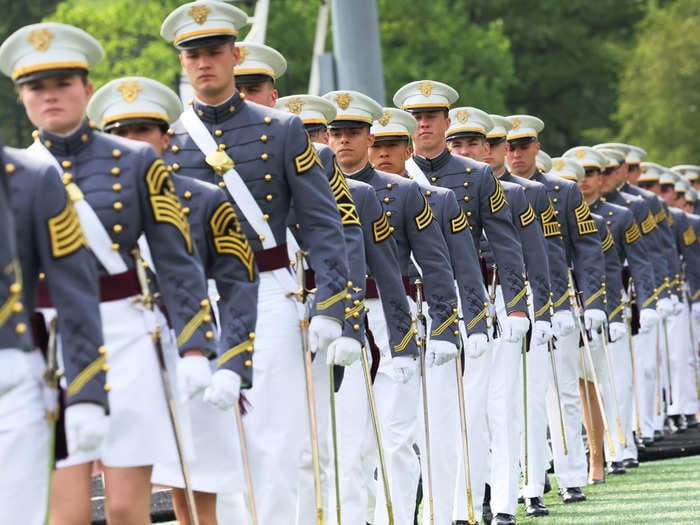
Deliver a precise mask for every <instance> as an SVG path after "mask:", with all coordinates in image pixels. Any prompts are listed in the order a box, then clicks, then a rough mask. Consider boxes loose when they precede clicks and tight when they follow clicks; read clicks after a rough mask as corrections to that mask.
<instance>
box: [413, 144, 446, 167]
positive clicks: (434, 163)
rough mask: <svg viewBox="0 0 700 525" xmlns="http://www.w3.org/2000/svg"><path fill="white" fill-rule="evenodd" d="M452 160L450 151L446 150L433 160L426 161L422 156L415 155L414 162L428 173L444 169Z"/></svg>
mask: <svg viewBox="0 0 700 525" xmlns="http://www.w3.org/2000/svg"><path fill="white" fill-rule="evenodd" d="M451 158H452V154H451V153H450V150H448V149H447V148H445V149H444V150H443V151H442V153H440V155H438V156H437V157H435V158H432V159H426V158H425V157H421V156H420V155H413V160H414V161H415V163H416V164H417V165H418V167H419V168H420V169H421V170H423V171H427V172H433V171H437V170H439V169H441V168H442V167H444V166H445V165H446V164H447V163H448V162H449V161H450V159H451Z"/></svg>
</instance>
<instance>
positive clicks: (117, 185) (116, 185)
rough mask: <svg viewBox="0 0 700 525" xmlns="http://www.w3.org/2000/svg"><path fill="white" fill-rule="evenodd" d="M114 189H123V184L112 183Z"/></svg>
mask: <svg viewBox="0 0 700 525" xmlns="http://www.w3.org/2000/svg"><path fill="white" fill-rule="evenodd" d="M112 190H114V191H122V185H121V184H119V183H118V182H116V183H114V184H112Z"/></svg>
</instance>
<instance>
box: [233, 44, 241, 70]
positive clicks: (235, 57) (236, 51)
mask: <svg viewBox="0 0 700 525" xmlns="http://www.w3.org/2000/svg"><path fill="white" fill-rule="evenodd" d="M231 48H232V49H233V65H234V66H237V65H238V61H239V60H240V59H241V48H240V47H237V46H236V44H231Z"/></svg>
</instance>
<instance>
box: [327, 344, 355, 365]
mask: <svg viewBox="0 0 700 525" xmlns="http://www.w3.org/2000/svg"><path fill="white" fill-rule="evenodd" d="M361 353H362V346H361V345H360V342H359V341H357V340H356V339H353V338H352V337H339V338H338V339H336V340H334V341H333V342H332V343H331V344H330V345H328V355H326V363H327V364H329V365H338V366H350V365H351V364H353V363H354V362H355V361H357V360H358V359H359V358H360V354H361Z"/></svg>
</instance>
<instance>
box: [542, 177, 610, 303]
mask: <svg viewBox="0 0 700 525" xmlns="http://www.w3.org/2000/svg"><path fill="white" fill-rule="evenodd" d="M532 180H534V181H536V182H540V183H542V184H544V186H545V188H547V194H548V195H549V198H550V200H551V201H552V204H553V205H554V208H555V210H556V212H557V213H556V216H557V220H558V221H559V224H560V225H561V235H562V240H563V241H564V247H565V248H566V254H567V261H568V264H569V266H570V267H573V270H574V275H575V276H576V282H577V283H578V286H579V287H580V291H581V292H583V305H584V307H586V308H596V309H598V310H603V311H605V304H604V303H603V299H604V298H605V297H604V296H605V289H604V287H603V283H604V280H605V273H604V269H603V267H602V265H601V264H600V261H601V260H602V257H603V250H602V247H601V243H600V237H599V235H598V228H597V227H596V225H595V222H594V221H593V219H592V218H591V217H590V214H591V212H590V210H589V209H588V205H587V204H586V201H585V200H583V195H581V190H580V189H579V187H578V184H576V183H575V182H572V181H569V180H565V179H562V178H560V177H556V176H552V175H547V174H545V173H542V172H540V171H539V170H538V171H537V172H535V174H534V175H533V176H532Z"/></svg>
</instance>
